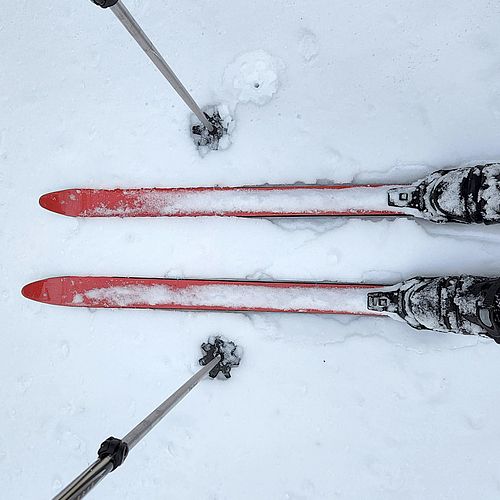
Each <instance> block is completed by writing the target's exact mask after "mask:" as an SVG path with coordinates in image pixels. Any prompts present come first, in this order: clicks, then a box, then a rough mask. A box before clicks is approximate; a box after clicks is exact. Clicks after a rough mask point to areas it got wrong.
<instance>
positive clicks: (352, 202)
mask: <svg viewBox="0 0 500 500" xmlns="http://www.w3.org/2000/svg"><path fill="white" fill-rule="evenodd" d="M395 187H399V186H398V185H334V186H316V185H313V186H300V185H296V186H257V187H199V188H144V189H113V190H106V189H67V190H63V191H55V192H53V193H48V194H45V195H43V196H42V197H41V198H40V205H41V206H42V207H44V208H46V209H47V210H50V211H52V212H56V213H59V214H62V215H69V216H73V217H197V216H216V215H219V216H239V217H293V216H340V215H346V216H356V215H358V216H361V215H379V216H384V215H385V216H387V215H404V211H403V210H402V209H396V208H393V207H390V206H389V205H388V191H389V189H391V188H395Z"/></svg>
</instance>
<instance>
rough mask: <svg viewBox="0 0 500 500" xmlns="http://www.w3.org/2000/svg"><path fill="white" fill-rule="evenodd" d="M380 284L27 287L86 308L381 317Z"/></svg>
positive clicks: (77, 279)
mask: <svg viewBox="0 0 500 500" xmlns="http://www.w3.org/2000/svg"><path fill="white" fill-rule="evenodd" d="M382 289H384V287H381V286H378V285H362V284H360V285H348V284H333V283H299V282H275V281H271V282H269V281H224V280H190V279H160V278H112V277H81V276H63V277H57V278H48V279H44V280H40V281H36V282H34V283H30V284H29V285H26V286H25V287H24V288H23V290H22V293H23V295H24V296H25V297H26V298H28V299H32V300H36V301H38V302H43V303H45V304H52V305H59V306H72V307H90V308H140V309H144V308H149V309H177V310H198V311H206V310H211V311H255V312H302V313H317V314H363V315H375V316H380V315H384V314H386V313H385V312H383V311H375V310H370V309H368V304H367V292H371V291H380V290H382Z"/></svg>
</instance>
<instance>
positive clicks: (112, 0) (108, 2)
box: [92, 0, 118, 9]
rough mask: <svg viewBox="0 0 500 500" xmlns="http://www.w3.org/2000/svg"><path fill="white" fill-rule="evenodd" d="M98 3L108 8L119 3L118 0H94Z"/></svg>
mask: <svg viewBox="0 0 500 500" xmlns="http://www.w3.org/2000/svg"><path fill="white" fill-rule="evenodd" d="M92 1H93V2H94V3H95V4H96V5H99V7H102V8H103V9H107V8H108V7H113V5H115V4H117V3H118V0H92Z"/></svg>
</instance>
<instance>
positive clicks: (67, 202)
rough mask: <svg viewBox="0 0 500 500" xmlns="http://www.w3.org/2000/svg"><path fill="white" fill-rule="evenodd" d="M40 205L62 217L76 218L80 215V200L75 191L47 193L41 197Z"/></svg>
mask: <svg viewBox="0 0 500 500" xmlns="http://www.w3.org/2000/svg"><path fill="white" fill-rule="evenodd" d="M38 203H39V204H40V206H41V207H42V208H45V210H48V211H49V212H54V213H56V214H60V215H68V216H72V217H76V216H78V215H79V213H80V210H79V207H78V199H77V196H76V194H75V191H74V190H73V189H66V190H64V191H53V192H52V193H46V194H44V195H42V196H40V199H39V200H38Z"/></svg>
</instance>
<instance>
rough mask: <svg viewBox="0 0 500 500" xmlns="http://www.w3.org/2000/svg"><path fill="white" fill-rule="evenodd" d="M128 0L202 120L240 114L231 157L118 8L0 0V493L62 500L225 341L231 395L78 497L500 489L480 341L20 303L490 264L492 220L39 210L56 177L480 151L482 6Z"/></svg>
mask: <svg viewBox="0 0 500 500" xmlns="http://www.w3.org/2000/svg"><path fill="white" fill-rule="evenodd" d="M124 3H125V5H127V7H128V8H129V10H130V11H131V12H132V14H133V15H134V16H136V18H137V20H138V21H139V22H140V23H141V25H142V26H143V28H144V30H145V31H146V33H147V34H148V35H149V36H150V38H151V39H152V40H153V41H154V42H155V44H156V45H157V47H158V49H159V50H160V51H161V53H162V55H164V57H165V59H166V60H167V61H168V62H169V64H170V65H171V66H172V68H173V69H174V70H175V71H176V72H177V73H178V75H179V77H180V78H181V80H182V81H183V82H184V83H185V85H186V87H187V88H188V89H189V90H190V91H191V92H192V93H193V96H194V97H195V99H197V100H198V101H199V102H200V104H201V105H202V106H205V105H211V104H219V103H226V104H228V106H231V105H232V104H235V109H234V118H235V123H236V127H235V129H234V131H233V133H232V135H231V140H232V144H231V147H230V148H228V149H227V150H225V151H211V152H210V153H209V154H207V155H206V156H205V157H204V158H202V157H201V156H200V155H199V153H198V151H197V150H196V148H195V147H194V145H193V142H192V139H191V137H190V134H189V128H190V113H189V111H188V110H187V108H186V107H185V105H184V104H183V102H182V101H181V100H180V99H179V98H178V97H177V96H176V95H175V93H174V92H173V91H172V89H171V88H170V87H169V86H168V85H167V84H166V82H165V81H164V79H163V78H162V76H161V75H160V74H159V72H158V71H157V70H156V69H155V68H154V66H153V65H152V64H151V62H150V61H148V60H147V58H146V57H145V56H144V53H143V52H142V51H141V49H140V48H138V47H137V46H136V44H135V42H133V41H132V40H131V39H130V37H129V35H128V33H127V32H126V31H125V30H124V29H123V27H122V26H121V25H120V24H119V23H118V21H117V20H116V19H115V18H114V16H113V14H112V13H111V12H109V11H106V10H103V9H100V8H98V7H96V6H94V5H92V3H91V2H89V1H78V2H39V1H33V2H4V3H3V5H2V16H1V19H0V42H1V46H2V50H1V51H0V64H1V67H2V76H1V77H0V109H1V113H0V218H1V225H0V238H1V242H2V244H1V247H0V252H1V258H0V270H1V274H2V281H1V284H0V307H1V311H0V313H1V318H2V336H1V349H0V374H1V379H2V384H1V389H0V396H1V400H2V406H1V408H0V424H1V428H2V433H1V434H0V484H2V497H4V498H15V499H32V498H50V497H51V496H52V495H54V494H56V493H57V492H58V491H60V489H61V488H62V487H63V486H64V485H65V484H67V483H68V482H69V481H70V480H72V479H73V478H74V477H75V476H76V475H77V474H79V473H80V472H81V471H82V470H83V469H84V468H85V467H86V466H87V465H88V464H89V463H91V462H92V461H94V459H95V457H96V452H97V449H98V447H99V444H100V443H101V442H102V441H103V440H104V439H106V438H107V437H108V436H110V435H115V436H117V437H121V436H124V435H125V434H126V433H127V432H128V431H129V430H130V429H131V428H132V427H133V426H135V425H136V424H137V423H138V422H139V421H140V420H141V419H142V418H143V417H144V416H145V415H146V414H148V413H149V412H150V411H151V410H152V409H153V408H155V407H156V406H157V405H158V404H159V403H160V402H161V401H162V400H163V399H164V398H165V397H167V396H168V395H169V394H170V393H172V392H173V391H174V390H175V389H177V387H179V386H180V385H181V384H182V383H183V382H185V381H186V380H187V379H188V378H189V377H190V376H191V375H192V374H193V373H194V372H195V371H196V370H197V369H198V368H199V367H198V365H197V360H198V358H199V356H200V349H199V347H200V345H201V343H202V342H205V341H206V340H207V338H208V337H209V336H211V335H224V336H225V337H227V338H229V339H230V340H233V341H235V342H236V343H237V344H238V345H241V346H242V347H243V349H244V352H245V356H244V358H243V359H242V362H241V366H240V367H239V368H238V369H237V370H234V374H233V376H232V378H231V379H230V380H229V381H212V380H206V381H203V382H202V383H201V384H200V386H199V387H197V388H196V389H194V390H193V392H192V393H191V394H189V396H188V397H187V398H186V399H185V400H184V401H182V402H181V403H180V404H179V405H178V406H177V407H176V408H175V409H174V410H173V411H172V413H171V414H169V415H168V417H167V418H166V419H165V420H164V421H163V422H162V423H161V424H160V425H158V426H157V427H155V429H154V430H153V431H152V432H151V434H149V435H148V436H147V437H146V438H145V440H144V441H142V442H141V444H140V445H138V446H137V447H136V448H134V450H133V451H132V452H131V454H130V455H129V457H128V458H127V460H126V462H125V463H124V464H123V466H122V467H121V468H120V469H118V470H117V471H115V472H113V473H112V474H111V475H110V476H109V477H108V478H106V479H105V480H104V481H103V482H102V483H101V484H99V485H98V486H97V487H96V489H95V491H94V492H93V493H92V495H91V496H90V495H89V498H95V499H99V498H105V499H110V500H115V499H116V500H118V499H120V500H124V499H151V500H155V499H158V500H160V499H164V498H176V499H200V500H202V499H206V500H214V499H217V500H234V499H237V500H247V499H248V500H250V499H251V500H254V499H256V498H258V499H263V500H276V499H283V500H285V499H286V500H299V499H300V500H302V499H308V500H309V499H314V500H316V499H318V500H319V499H321V500H331V499H334V498H335V499H342V500H359V499H365V498H368V499H371V500H399V499H401V498H404V499H407V500H421V499H442V500H469V499H471V498H481V499H485V500H486V499H487V500H490V499H491V500H493V499H497V498H498V497H499V495H500V486H499V485H500V472H499V470H498V461H499V453H500V451H499V450H500V447H499V441H498V438H497V436H498V414H499V412H500V400H499V398H498V380H500V362H499V360H500V347H499V346H498V345H496V344H495V343H494V342H493V341H490V340H488V339H483V338H479V337H476V336H461V335H445V334H439V333H434V332H423V331H422V332H419V331H416V330H414V329H412V328H411V327H410V326H408V325H406V324H404V323H402V322H396V321H392V320H391V319H387V318H365V317H345V316H340V317H335V316H329V315H307V314H302V315H298V314H270V313H267V314H265V313H261V314H249V313H247V314H237V313H204V312H198V313H191V312H169V311H150V310H122V309H120V310H102V309H99V310H88V309H84V308H57V307H52V306H49V305H45V304H40V303H35V302H30V301H27V300H26V299H24V298H23V297H22V296H21V294H20V289H21V287H22V286H23V285H24V284H26V283H28V282H30V281H34V280H37V279H40V278H44V277H47V276H57V275H69V274H80V275H112V276H147V277H192V278H222V279H224V278H240V279H241V278H250V279H279V280H294V279H297V280H312V281H314V280H329V281H343V282H355V281H365V282H369V283H370V282H371V283H377V282H382V283H395V282H398V281H401V280H403V279H407V278H410V277H412V276H416V275H425V276H437V275H443V274H453V275H457V274H471V275H474V274H476V275H485V276H495V275H498V274H500V266H499V262H500V227H498V226H487V227H481V226H459V225H454V224H451V225H435V224H434V225H433V224H431V223H428V222H426V221H417V220H411V219H398V220H372V219H370V220H363V219H329V218H325V219H318V218H313V219H299V220H296V219H295V220H258V219H226V218H197V219H191V218H188V219H176V218H163V219H89V220H78V219H72V218H65V217H61V216H59V215H56V214H52V213H49V212H47V211H46V210H43V209H41V208H40V207H39V206H38V197H39V196H40V195H41V194H42V193H45V192H50V191H54V190H59V189H67V188H74V187H88V188H108V189H113V188H117V187H123V188H135V187H138V186H172V187H176V186H178V187H182V186H217V185H218V186H228V185H232V186H235V185H236V186H238V185H259V184H265V183H270V184H288V183H296V182H302V183H306V184H314V183H316V182H319V183H325V182H334V183H342V182H351V181H353V180H354V181H356V182H361V183H372V182H375V183H376V182H395V183H407V182H412V181H413V180H415V179H418V178H420V177H423V176H425V175H427V174H429V173H430V172H432V171H434V170H437V169H439V168H446V167H450V166H454V165H463V164H469V165H470V164H477V163H486V162H492V161H498V159H499V158H500V142H499V140H498V138H499V137H500V90H499V72H498V69H499V65H498V61H499V53H500V31H499V30H498V19H499V17H500V7H499V6H498V4H497V3H496V2H491V1H489V0H477V1H475V2H470V1H465V0H458V1H456V0H455V1H453V2H452V1H451V0H443V1H440V2H435V1H432V2H431V1H423V2H399V1H396V0H384V1H381V0H372V1H362V2H332V1H331V0H318V1H315V2H310V1H306V0H296V1H294V2H269V1H266V0H255V1H253V2H247V1H242V0H231V1H229V0H220V1H218V2H213V1H208V0H193V1H191V2H167V1H166V0H156V1H152V0H141V1H139V0H124ZM255 51H259V53H260V51H262V52H263V53H265V54H267V55H268V56H269V59H265V58H264V60H263V64H258V65H257V64H254V63H255V62H256V59H255V58H249V57H248V54H252V53H255ZM266 61H267V62H266ZM235 63H236V64H239V66H234V65H235ZM242 63H246V64H247V65H248V66H247V67H246V68H244V67H243V66H242ZM273 64H274V65H273ZM228 74H231V75H234V76H233V77H232V81H233V84H230V85H228V80H227V75H228ZM225 75H226V76H225ZM254 75H257V77H259V78H261V79H259V80H258V81H257V80H252V76H254ZM235 80H236V81H235ZM256 81H257V83H259V88H258V89H257V88H256V87H255V86H254V87H253V88H254V89H255V90H252V89H251V88H250V85H251V84H252V82H253V83H255V82H256ZM261 83H262V84H263V85H260V84H261ZM259 89H263V90H260V91H259ZM260 92H262V94H260ZM259 95H262V96H263V98H262V99H259V98H258V96H259ZM269 96H270V97H271V98H270V99H269ZM250 97H252V98H254V100H252V99H250ZM247 98H248V99H247ZM238 99H241V101H240V100H238ZM261 102H263V103H264V104H263V105H259V104H260V103H261Z"/></svg>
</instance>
